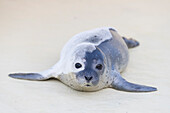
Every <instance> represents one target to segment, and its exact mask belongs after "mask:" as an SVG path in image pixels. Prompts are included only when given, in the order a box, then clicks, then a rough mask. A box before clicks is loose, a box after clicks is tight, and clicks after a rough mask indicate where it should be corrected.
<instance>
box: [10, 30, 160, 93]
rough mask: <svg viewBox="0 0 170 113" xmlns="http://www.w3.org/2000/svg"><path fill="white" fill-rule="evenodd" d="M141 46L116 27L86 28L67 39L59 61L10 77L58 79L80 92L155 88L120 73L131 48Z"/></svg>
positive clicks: (142, 90) (138, 90) (129, 90)
mask: <svg viewBox="0 0 170 113" xmlns="http://www.w3.org/2000/svg"><path fill="white" fill-rule="evenodd" d="M138 45H139V42H137V41H136V40H133V39H127V38H125V37H121V36H120V35H119V34H118V33H117V31H116V30H114V29H113V28H108V27H105V28H98V29H94V30H90V31H85V32H82V33H79V34H77V35H75V36H73V37H72V38H71V40H70V41H68V43H67V44H66V45H65V46H64V48H63V50H62V52H61V56H60V60H59V61H58V63H57V64H55V65H54V66H53V67H52V68H50V69H48V70H46V71H43V72H38V73H13V74H9V76H10V77H12V78H18V79H28V80H47V79H49V78H57V79H58V80H60V81H61V82H63V83H64V84H66V85H68V86H70V87H71V88H73V89H76V90H79V91H97V90H100V89H103V88H108V87H110V88H114V89H117V90H121V91H128V92H151V91H156V90H157V89H156V88H154V87H149V86H144V85H138V84H134V83H130V82H128V81H126V80H125V79H123V78H122V77H121V75H120V73H121V72H122V71H124V70H125V68H126V67H127V64H128V61H129V52H128V48H133V47H136V46H138Z"/></svg>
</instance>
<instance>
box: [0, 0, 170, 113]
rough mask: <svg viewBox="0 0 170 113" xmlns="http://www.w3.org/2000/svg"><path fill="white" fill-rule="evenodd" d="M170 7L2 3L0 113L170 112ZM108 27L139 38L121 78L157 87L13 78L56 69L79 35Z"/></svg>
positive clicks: (80, 0)
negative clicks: (85, 86)
mask: <svg viewBox="0 0 170 113" xmlns="http://www.w3.org/2000/svg"><path fill="white" fill-rule="evenodd" d="M169 5H170V1H168V0H167V1H165V0H159V1H158V0H147V1H144V0H141V1H138V0H124V1H123V0H117V1H116V0H115V1H114V0H103V1H102V0H73V1H71V0H70V1H69V0H68V1H66V0H58V1H57V0H56V1H54V0H49V1H48V0H46V1H45V0H25V1H22V0H0V69H1V71H0V113H170V8H169ZM102 26H113V27H115V28H116V29H117V30H118V32H119V33H120V34H121V35H123V36H127V37H133V38H135V39H137V40H138V41H140V44H141V45H140V47H138V48H135V49H131V50H130V55H131V57H130V62H129V65H128V68H127V70H126V71H125V72H124V73H122V75H123V76H124V78H126V79H127V80H129V81H131V82H135V83H140V84H145V85H151V86H155V87H157V88H158V91H157V92H153V93H129V92H121V91H117V90H114V89H109V88H107V89H103V90H101V91H98V92H92V93H86V92H78V91H75V90H72V89H71V88H69V87H67V86H65V85H63V84H62V83H61V82H59V81H57V80H49V81H44V82H39V81H26V80H25V81H24V80H16V79H12V78H9V77H8V76H7V75H8V73H10V72H18V71H22V72H35V71H42V70H45V69H48V68H50V67H51V66H52V65H53V64H55V63H56V62H57V61H58V59H59V54H60V51H61V49H62V47H63V45H64V44H65V43H66V42H67V41H68V40H69V39H70V38H71V37H72V36H73V35H75V34H76V33H79V32H82V31H85V30H89V29H93V28H97V27H102Z"/></svg>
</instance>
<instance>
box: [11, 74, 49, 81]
mask: <svg viewBox="0 0 170 113" xmlns="http://www.w3.org/2000/svg"><path fill="white" fill-rule="evenodd" d="M9 76H10V77H12V78H17V79H26V80H47V79H49V77H44V76H42V75H41V74H39V73H13V74H9Z"/></svg>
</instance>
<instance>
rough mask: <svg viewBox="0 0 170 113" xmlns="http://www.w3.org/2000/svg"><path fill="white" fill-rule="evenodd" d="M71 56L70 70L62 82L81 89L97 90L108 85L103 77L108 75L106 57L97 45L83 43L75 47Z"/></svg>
mask: <svg viewBox="0 0 170 113" xmlns="http://www.w3.org/2000/svg"><path fill="white" fill-rule="evenodd" d="M80 48H81V49H80ZM71 56H72V58H70V59H68V60H70V61H67V62H69V63H68V64H67V65H66V68H67V69H70V70H69V71H68V73H65V74H64V75H62V76H61V79H60V80H61V81H62V82H64V83H65V84H67V85H69V86H71V87H72V88H74V89H76V90H81V91H96V90H99V89H102V88H104V87H106V83H105V80H104V79H103V78H105V77H104V76H105V75H106V67H107V66H106V58H105V56H104V54H103V53H102V52H101V51H100V50H99V49H98V48H97V47H95V46H94V45H91V44H87V43H86V44H81V45H79V46H77V48H75V49H74V51H73V52H72V55H71ZM63 77H64V79H62V78H63ZM66 78H67V79H66ZM65 80H66V81H65Z"/></svg>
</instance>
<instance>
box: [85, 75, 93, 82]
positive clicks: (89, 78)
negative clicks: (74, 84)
mask: <svg viewBox="0 0 170 113" xmlns="http://www.w3.org/2000/svg"><path fill="white" fill-rule="evenodd" d="M84 77H85V79H86V81H87V82H90V80H91V79H92V78H93V77H92V76H84Z"/></svg>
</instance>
